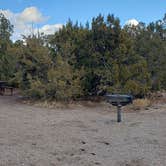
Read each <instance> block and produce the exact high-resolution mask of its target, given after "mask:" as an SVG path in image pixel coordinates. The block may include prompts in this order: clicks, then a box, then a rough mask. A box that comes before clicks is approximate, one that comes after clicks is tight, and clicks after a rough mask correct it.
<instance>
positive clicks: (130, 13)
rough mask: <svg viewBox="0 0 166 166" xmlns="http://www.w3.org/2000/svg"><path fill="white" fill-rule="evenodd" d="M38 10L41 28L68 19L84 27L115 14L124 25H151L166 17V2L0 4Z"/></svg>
mask: <svg viewBox="0 0 166 166" xmlns="http://www.w3.org/2000/svg"><path fill="white" fill-rule="evenodd" d="M29 7H35V8H36V9H37V10H38V12H40V14H41V15H42V17H45V18H47V19H45V21H41V22H40V21H38V22H37V24H38V27H42V26H44V25H45V24H46V25H52V24H65V23H66V21H67V20H68V18H71V19H72V20H73V21H76V20H78V21H79V22H82V23H83V24H84V23H85V22H86V21H87V20H88V21H91V18H92V17H94V16H97V15H98V14H99V13H101V14H103V15H107V14H108V13H111V14H114V15H115V16H117V17H119V18H120V20H121V24H122V25H123V24H124V23H125V22H126V21H127V20H129V19H133V18H134V19H136V20H138V21H143V22H145V23H149V22H151V21H155V20H158V19H162V18H163V16H164V13H166V1H164V0H45V1H44V0H0V9H1V10H3V11H4V10H5V11H6V10H8V11H10V12H12V13H17V14H18V13H21V12H23V11H24V10H25V9H26V8H29Z"/></svg>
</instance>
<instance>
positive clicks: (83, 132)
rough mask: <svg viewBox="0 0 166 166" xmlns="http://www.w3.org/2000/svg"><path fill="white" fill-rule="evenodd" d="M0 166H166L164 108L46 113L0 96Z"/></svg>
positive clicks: (164, 105)
mask: <svg viewBox="0 0 166 166" xmlns="http://www.w3.org/2000/svg"><path fill="white" fill-rule="evenodd" d="M0 166H166V104H162V105H156V106H154V107H152V108H149V109H148V110H146V111H140V112H125V111H124V112H123V122H122V123H117V122H116V112H115V111H113V110H112V109H110V111H108V110H104V108H103V110H102V107H97V108H89V109H87V108H84V107H82V108H81V107H80V108H76V109H63V110H61V109H46V108H39V107H35V106H30V105H26V104H22V103H20V102H18V101H16V97H9V96H0Z"/></svg>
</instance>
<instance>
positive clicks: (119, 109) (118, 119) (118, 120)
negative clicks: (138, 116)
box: [117, 104, 122, 123]
mask: <svg viewBox="0 0 166 166" xmlns="http://www.w3.org/2000/svg"><path fill="white" fill-rule="evenodd" d="M121 121H122V118H121V105H120V104H118V106H117V122H118V123H119V122H121Z"/></svg>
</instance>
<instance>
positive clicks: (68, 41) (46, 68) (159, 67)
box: [0, 15, 166, 100]
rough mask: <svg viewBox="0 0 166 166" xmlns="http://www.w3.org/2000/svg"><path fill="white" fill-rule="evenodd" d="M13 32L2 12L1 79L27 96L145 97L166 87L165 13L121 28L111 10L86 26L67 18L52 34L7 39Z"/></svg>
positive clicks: (50, 97) (74, 97) (68, 97)
mask: <svg viewBox="0 0 166 166" xmlns="http://www.w3.org/2000/svg"><path fill="white" fill-rule="evenodd" d="M4 19H5V20H6V21H3V20H4ZM2 25H3V26H2ZM12 31H13V27H12V25H11V24H10V22H9V21H8V20H7V19H6V18H5V17H4V16H3V15H0V46H1V48H0V64H1V66H0V71H1V73H0V79H1V80H4V79H5V80H9V81H13V82H14V83H15V84H16V85H18V86H19V87H20V89H22V91H23V93H24V94H25V95H26V96H30V97H33V98H44V99H48V98H49V99H57V100H69V99H77V98H80V97H87V96H97V95H104V94H105V93H107V92H108V93H130V94H133V95H134V96H137V97H143V96H145V95H146V94H147V93H148V92H149V91H155V90H161V89H166V16H165V17H164V18H163V19H162V20H159V21H156V22H152V23H150V24H149V25H145V24H143V23H139V25H137V26H131V25H126V26H124V27H121V25H120V21H119V19H118V18H116V17H114V15H108V16H107V18H106V19H105V18H104V17H103V16H102V15H99V16H98V17H96V18H93V20H92V23H91V25H89V23H87V24H86V26H82V25H78V23H76V24H73V23H72V21H71V20H69V21H68V23H67V24H66V25H65V26H63V28H62V29H60V30H59V31H58V32H56V33H55V34H53V35H49V36H43V35H39V34H38V35H36V36H35V35H32V36H29V37H25V38H24V42H23V41H16V42H15V43H12V42H11V41H10V39H9V38H10V35H11V33H12ZM3 35H4V36H3ZM4 45H5V47H4Z"/></svg>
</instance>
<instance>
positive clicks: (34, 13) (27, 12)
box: [18, 7, 46, 23]
mask: <svg viewBox="0 0 166 166" xmlns="http://www.w3.org/2000/svg"><path fill="white" fill-rule="evenodd" d="M18 19H19V20H20V21H22V22H25V23H32V22H33V23H40V22H43V21H44V20H46V17H44V16H43V15H42V13H41V12H40V11H39V10H38V9H37V8H36V7H28V8H25V9H24V10H23V12H21V13H20V14H19V15H18Z"/></svg>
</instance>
